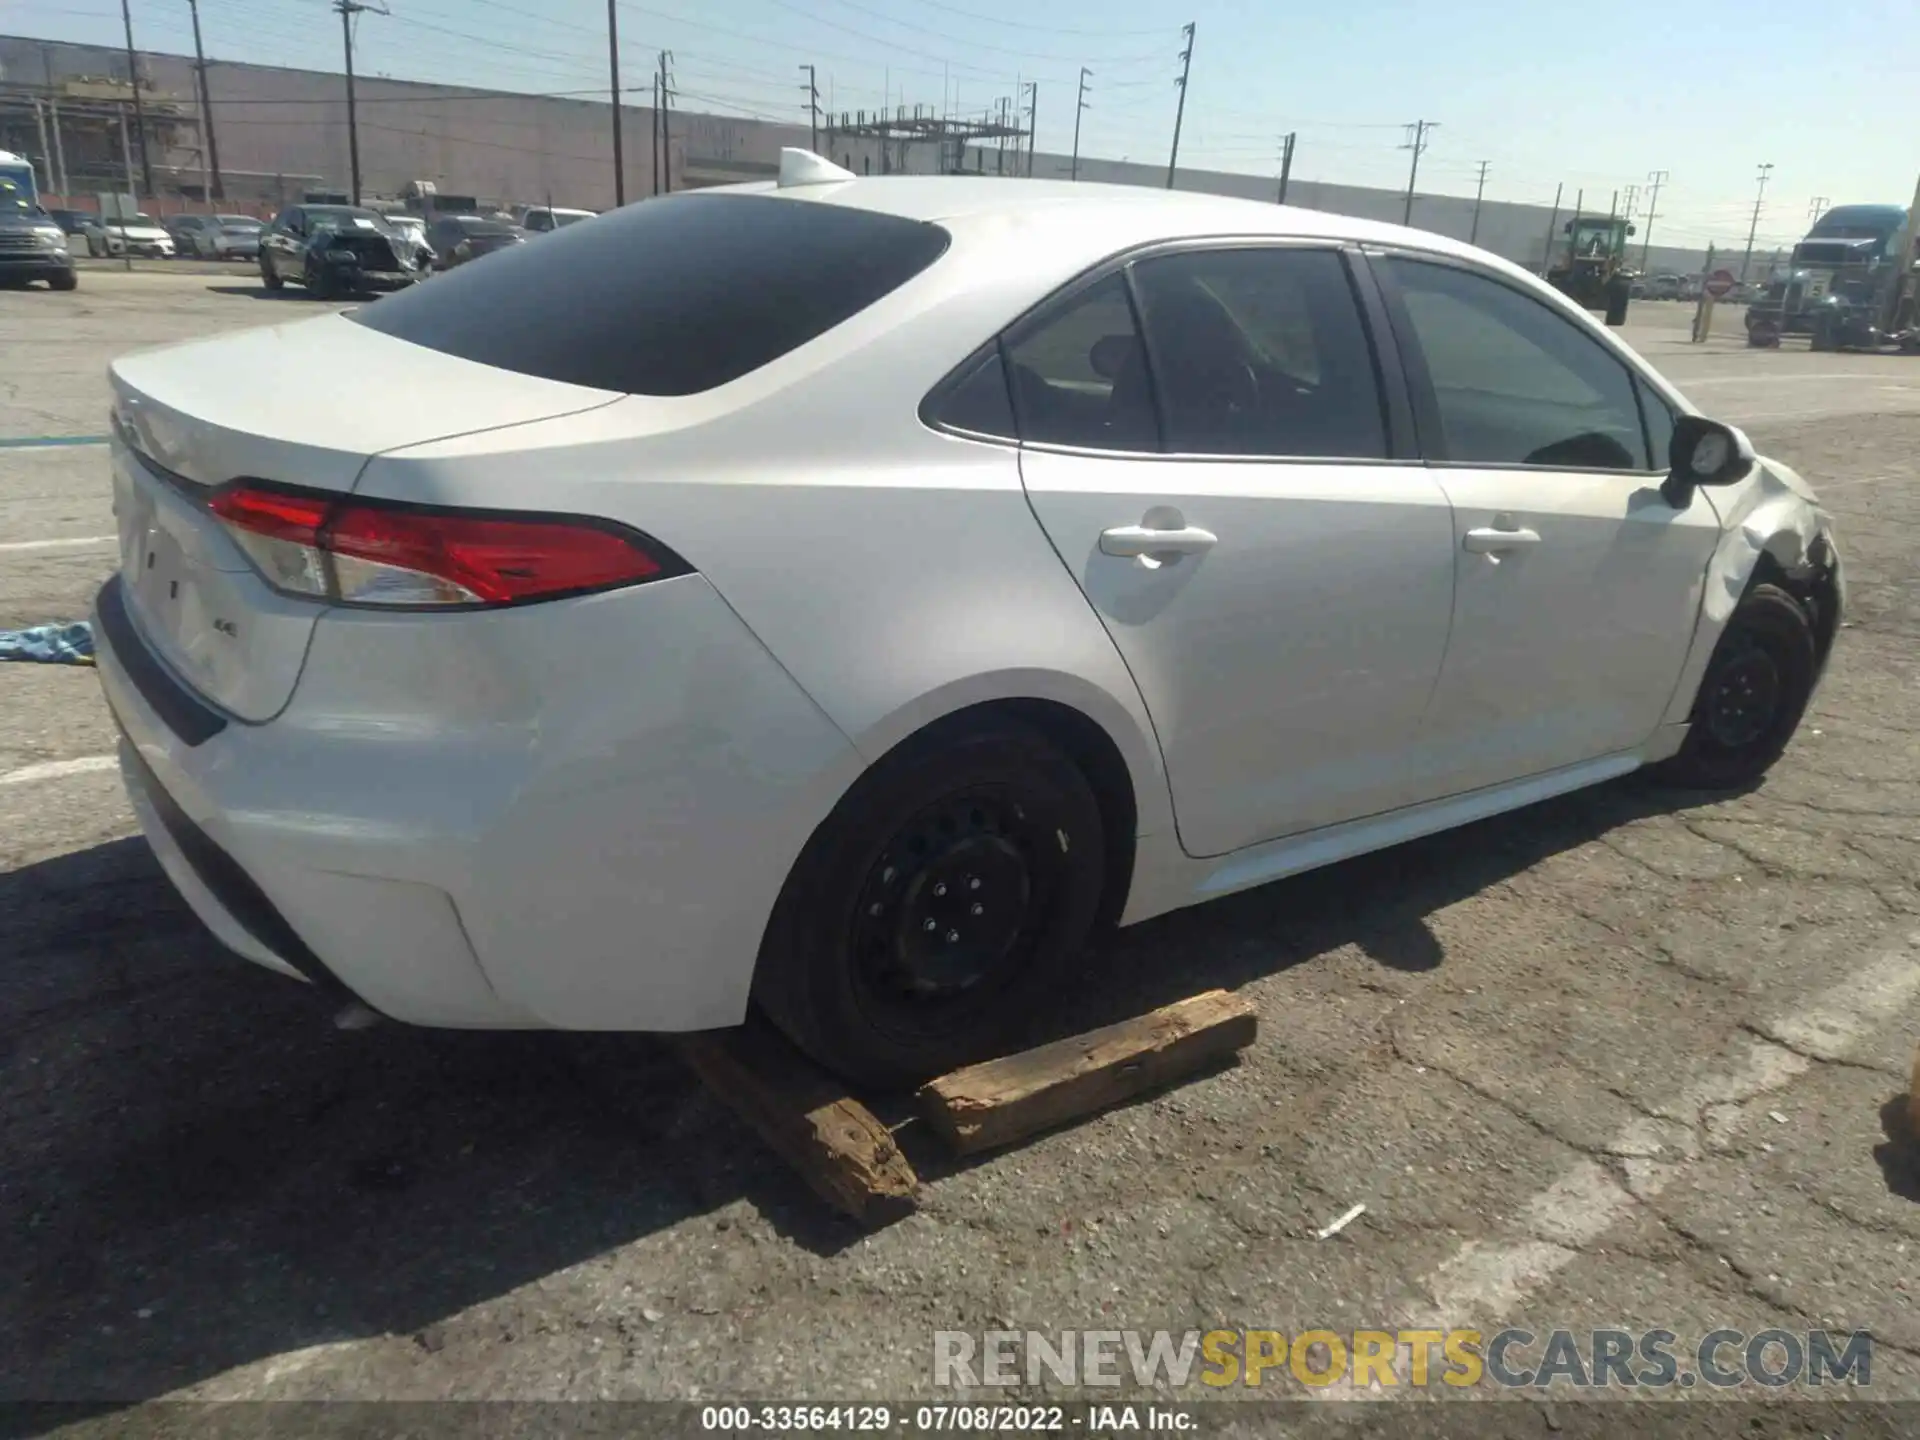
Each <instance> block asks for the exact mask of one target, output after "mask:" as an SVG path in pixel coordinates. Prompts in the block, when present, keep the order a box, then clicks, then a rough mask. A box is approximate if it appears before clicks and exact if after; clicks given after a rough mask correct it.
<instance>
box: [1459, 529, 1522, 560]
mask: <svg viewBox="0 0 1920 1440" xmlns="http://www.w3.org/2000/svg"><path fill="white" fill-rule="evenodd" d="M1539 543H1540V532H1539V531H1538V530H1469V531H1467V535H1466V539H1464V540H1463V541H1461V544H1462V545H1464V546H1465V547H1466V548H1467V549H1468V550H1471V551H1472V552H1473V553H1474V554H1475V555H1497V554H1499V553H1500V552H1501V551H1502V550H1516V549H1518V548H1519V547H1520V546H1522V545H1538V544H1539Z"/></svg>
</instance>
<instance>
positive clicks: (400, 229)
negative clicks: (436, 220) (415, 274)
mask: <svg viewBox="0 0 1920 1440" xmlns="http://www.w3.org/2000/svg"><path fill="white" fill-rule="evenodd" d="M387 224H389V225H391V226H392V227H393V232H394V234H396V235H398V236H399V237H400V238H401V239H402V240H404V241H406V242H407V244H409V245H411V246H412V247H413V260H414V264H415V266H416V267H417V268H419V269H420V270H422V271H425V270H430V269H431V268H432V266H433V246H431V245H429V244H428V243H427V222H426V220H425V218H424V217H422V216H419V215H388V216H387Z"/></svg>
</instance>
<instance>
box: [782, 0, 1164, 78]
mask: <svg viewBox="0 0 1920 1440" xmlns="http://www.w3.org/2000/svg"><path fill="white" fill-rule="evenodd" d="M774 3H776V4H778V5H779V6H780V8H781V9H783V10H792V11H794V12H795V13H796V14H800V15H805V16H806V17H807V18H808V19H809V20H814V21H816V22H818V23H819V24H822V25H833V23H834V22H833V21H831V20H828V19H826V18H825V17H824V16H820V15H814V14H811V13H809V12H808V11H807V10H806V9H804V8H803V7H801V6H799V5H795V4H792V3H789V0H774ZM833 3H834V4H836V5H841V6H844V7H845V8H846V9H848V10H855V11H858V12H859V13H860V14H862V15H871V16H872V17H873V18H874V19H876V20H880V21H883V22H885V23H886V24H888V25H898V26H899V27H900V28H901V29H903V30H914V31H917V32H919V33H920V34H922V35H927V36H931V37H932V38H933V39H935V40H944V41H946V43H947V44H949V45H962V46H965V47H967V48H968V49H972V50H991V51H993V52H994V53H996V54H999V55H1017V56H1020V57H1021V58H1023V59H1028V60H1054V61H1071V60H1074V59H1078V58H1082V57H1078V56H1072V55H1048V54H1044V53H1042V52H1040V51H1037V50H1027V49H1011V48H1009V47H1008V46H1005V45H990V44H988V43H987V42H986V41H984V40H965V39H962V38H960V37H959V36H957V35H948V34H946V33H945V32H943V31H940V30H932V29H929V28H928V27H927V26H925V25H916V24H914V23H913V22H912V21H911V20H900V19H896V18H895V17H894V16H892V15H889V14H887V13H886V12H885V11H884V10H875V9H872V8H871V7H869V6H866V5H861V4H858V3H857V0H833ZM834 28H836V29H846V28H847V27H845V26H835V27H834ZM851 33H853V34H860V35H864V34H865V32H863V31H857V30H856V31H852V32H851ZM866 38H868V39H871V40H872V41H873V42H874V43H875V44H877V45H892V44H893V43H894V42H893V41H890V40H882V39H881V38H880V37H879V36H867V37H866ZM1084 58H1087V59H1091V60H1094V61H1096V62H1098V63H1099V64H1102V65H1143V64H1148V63H1151V62H1152V61H1154V60H1157V59H1159V56H1158V55H1157V54H1154V55H1138V54H1136V55H1131V56H1124V55H1093V56H1087V57H1084Z"/></svg>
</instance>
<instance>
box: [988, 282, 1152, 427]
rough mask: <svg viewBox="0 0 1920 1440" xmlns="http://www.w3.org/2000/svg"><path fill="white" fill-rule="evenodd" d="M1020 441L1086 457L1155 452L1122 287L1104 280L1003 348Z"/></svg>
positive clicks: (1141, 352) (1139, 355) (1143, 360)
mask: <svg viewBox="0 0 1920 1440" xmlns="http://www.w3.org/2000/svg"><path fill="white" fill-rule="evenodd" d="M1007 371H1008V380H1009V382H1010V384H1011V385H1012V388H1013V407H1014V413H1015V414H1016V415H1018V416H1019V419H1020V438H1021V439H1023V440H1025V441H1027V442H1028V443H1029V444H1041V445H1072V446H1076V447H1078V448H1081V449H1086V450H1130V451H1154V450H1158V449H1159V448H1160V432H1159V423H1158V421H1157V420H1156V418H1155V415H1154V408H1153V382H1152V380H1151V378H1150V377H1149V376H1148V374H1147V355H1146V350H1145V349H1144V348H1143V347H1142V346H1141V344H1140V335H1139V331H1138V330H1137V329H1136V327H1135V326H1134V323H1133V305H1132V302H1130V301H1129V300H1128V299H1127V286H1126V282H1125V281H1124V280H1122V279H1121V278H1120V277H1119V276H1118V275H1109V276H1108V277H1107V278H1106V279H1104V280H1100V281H1098V282H1096V283H1095V284H1093V285H1090V286H1088V287H1087V288H1086V289H1085V290H1082V291H1080V292H1079V293H1078V294H1077V295H1074V296H1072V297H1070V298H1069V299H1068V300H1066V301H1065V302H1064V303H1063V304H1061V305H1060V306H1059V308H1057V309H1056V310H1054V311H1052V312H1051V313H1049V314H1048V315H1047V316H1046V317H1045V318H1044V319H1041V320H1039V321H1038V322H1036V323H1033V324H1032V325H1031V326H1030V327H1029V328H1026V329H1025V330H1024V332H1023V333H1022V334H1020V335H1018V336H1016V337H1015V338H1013V339H1012V340H1010V341H1009V342H1008V344H1007Z"/></svg>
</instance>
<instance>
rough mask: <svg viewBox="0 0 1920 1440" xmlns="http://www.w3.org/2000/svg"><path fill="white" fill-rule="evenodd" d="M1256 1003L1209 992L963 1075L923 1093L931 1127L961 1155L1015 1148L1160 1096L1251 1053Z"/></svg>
mask: <svg viewBox="0 0 1920 1440" xmlns="http://www.w3.org/2000/svg"><path fill="white" fill-rule="evenodd" d="M1258 1025H1259V1016H1258V1013H1257V1012H1256V1010H1255V1009H1254V1006H1253V1002H1252V1001H1250V1000H1248V999H1246V998H1244V997H1243V996H1239V995H1234V994H1230V993H1228V992H1227V991H1225V990H1209V991H1207V992H1206V993H1205V994H1204V995H1195V996H1192V997H1191V998H1189V999H1186V1000H1181V1001H1178V1002H1176V1003H1175V1004H1172V1005H1165V1006H1162V1007H1161V1008H1160V1009H1158V1010H1155V1011H1152V1012H1150V1013H1149V1014H1146V1015H1141V1016H1138V1017H1136V1018H1135V1019H1132V1020H1123V1021H1121V1022H1120V1023H1119V1024H1118V1025H1108V1026H1105V1027H1104V1028H1102V1029H1099V1030H1090V1031H1088V1032H1087V1033H1086V1034H1084V1035H1075V1036H1072V1037H1070V1038H1068V1039H1065V1040H1056V1041H1054V1042H1053V1043H1052V1044H1050V1045H1042V1046H1040V1047H1039V1048H1038V1049H1034V1050H1028V1051H1024V1052H1023V1053H1021V1054H1018V1055H1007V1056H1004V1057H1002V1058H1001V1059H998V1060H989V1061H987V1062H985V1063H984V1064H980V1065H972V1066H969V1067H968V1068H966V1069H965V1070H956V1071H954V1072H953V1073H952V1074H950V1075H943V1076H941V1077H940V1078H939V1079H938V1080H932V1081H929V1082H928V1083H927V1084H926V1085H924V1086H922V1087H921V1089H920V1092H919V1101H920V1111H921V1113H922V1114H923V1115H925V1116H926V1118H927V1122H928V1123H929V1124H930V1125H932V1126H933V1128H934V1129H936V1130H938V1131H939V1132H940V1133H941V1134H942V1135H943V1136H945V1137H946V1139H947V1141H948V1143H949V1144H951V1145H952V1146H953V1148H954V1149H955V1150H957V1151H958V1152H959V1153H960V1154H962V1155H972V1154H975V1153H977V1152H978V1151H981V1150H991V1149H995V1148H997V1147H999V1146H1002V1145H1010V1144H1012V1143H1013V1142H1014V1141H1016V1140H1024V1139H1026V1138H1027V1137H1028V1136H1031V1135H1037V1134H1039V1133H1040V1132H1041V1131H1042V1130H1050V1129H1052V1128H1053V1127H1054V1126H1056V1125H1060V1124H1063V1123H1064V1122H1066V1121H1068V1120H1073V1119H1078V1118H1079V1117H1081V1116H1084V1115H1089V1114H1092V1113H1093V1112H1094V1111H1096V1110H1104V1109H1106V1108H1107V1107H1108V1106H1110V1105H1116V1104H1118V1103H1120V1102H1121V1101H1123V1100H1130V1099H1132V1098H1133V1097H1134V1096H1136V1095H1142V1094H1145V1093H1146V1092H1147V1091H1149V1090H1154V1089H1158V1088H1159V1087H1160V1086H1162V1085H1165V1084H1168V1083H1169V1082H1170V1081H1173V1080H1176V1079H1178V1078H1180V1077H1181V1076H1183V1075H1186V1074H1189V1073H1191V1072H1193V1071H1195V1070H1198V1069H1199V1068H1201V1067H1202V1066H1203V1065H1205V1064H1206V1063H1207V1062H1208V1061H1210V1060H1216V1059H1219V1058H1221V1057H1223V1056H1227V1055H1232V1054H1234V1053H1236V1052H1237V1051H1240V1050H1244V1049H1245V1048H1246V1047H1247V1046H1249V1045H1251V1044H1252V1043H1253V1039H1254V1035H1255V1033H1256V1031H1257V1029H1258Z"/></svg>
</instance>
